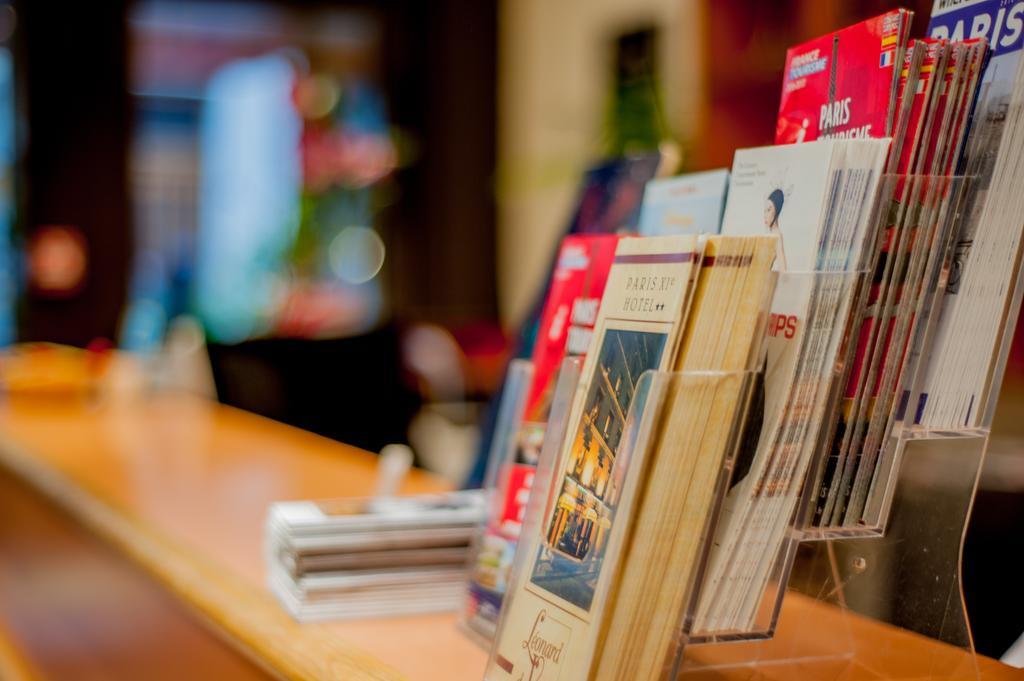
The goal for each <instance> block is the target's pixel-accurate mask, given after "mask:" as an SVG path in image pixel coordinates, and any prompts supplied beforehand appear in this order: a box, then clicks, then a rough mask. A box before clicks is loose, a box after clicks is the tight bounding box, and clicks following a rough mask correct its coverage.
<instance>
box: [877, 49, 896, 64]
mask: <svg viewBox="0 0 1024 681" xmlns="http://www.w3.org/2000/svg"><path fill="white" fill-rule="evenodd" d="M895 54H896V50H886V51H885V52H883V53H882V54H881V55H879V57H878V67H879V68H885V67H886V66H892V59H893V57H894V56H895Z"/></svg>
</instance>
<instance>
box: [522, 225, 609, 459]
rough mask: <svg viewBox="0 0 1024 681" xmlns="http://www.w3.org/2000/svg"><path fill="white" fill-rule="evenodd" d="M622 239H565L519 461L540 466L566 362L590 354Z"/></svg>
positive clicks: (538, 346)
mask: <svg viewBox="0 0 1024 681" xmlns="http://www.w3.org/2000/svg"><path fill="white" fill-rule="evenodd" d="M619 238H620V237H618V236H616V235H570V236H567V237H565V239H563V240H562V246H561V248H560V249H559V252H558V259H557V261H556V264H555V270H554V272H553V273H552V275H551V284H550V286H549V287H548V297H547V300H546V301H545V302H544V310H543V312H542V313H541V318H540V327H539V329H538V331H537V340H536V341H535V343H534V346H533V355H532V357H531V359H532V361H533V381H532V383H531V384H530V389H529V392H528V393H527V395H526V406H525V408H524V411H523V426H524V431H525V432H523V433H521V434H520V436H521V437H520V440H521V441H520V447H519V448H520V453H519V455H518V457H517V458H518V459H519V460H520V461H523V462H525V463H536V461H537V456H538V455H539V453H540V444H541V442H540V440H542V439H543V435H544V424H545V423H546V422H547V419H548V412H549V411H550V409H551V398H552V393H553V392H554V389H555V381H556V380H557V378H558V370H559V369H560V368H561V366H562V361H563V360H564V359H565V358H566V357H573V356H582V355H584V354H586V352H587V347H588V346H589V345H590V336H591V333H592V331H593V326H594V320H595V319H596V318H597V308H598V306H599V305H600V303H601V295H602V294H603V293H604V285H605V283H606V282H607V280H608V271H609V270H610V269H611V266H612V260H613V259H614V257H615V245H616V244H617V243H618V241H619Z"/></svg>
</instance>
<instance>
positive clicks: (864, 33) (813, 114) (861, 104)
mask: <svg viewBox="0 0 1024 681" xmlns="http://www.w3.org/2000/svg"><path fill="white" fill-rule="evenodd" d="M912 16H913V13H912V12H909V11H907V10H903V9H898V10H893V11H891V12H887V13H885V14H882V15H880V16H877V17H874V18H873V19H868V20H866V21H862V22H860V23H859V24H854V25H853V26H849V27H847V28H844V29H842V30H839V31H835V32H834V33H829V34H826V35H823V36H821V37H820V38H815V39H814V40H811V41H808V42H806V43H804V44H802V45H797V46H795V47H791V48H790V49H789V50H788V51H787V52H786V67H785V71H784V73H783V83H782V100H781V102H780V104H779V119H778V123H777V125H776V128H775V143H776V144H791V143H795V142H809V141H811V140H816V139H820V138H828V137H886V136H887V135H889V134H890V133H891V130H892V124H893V112H894V106H895V94H896V74H897V69H898V68H899V65H900V64H901V63H902V61H903V51H904V48H905V45H906V35H907V32H908V30H909V25H910V19H911V17H912Z"/></svg>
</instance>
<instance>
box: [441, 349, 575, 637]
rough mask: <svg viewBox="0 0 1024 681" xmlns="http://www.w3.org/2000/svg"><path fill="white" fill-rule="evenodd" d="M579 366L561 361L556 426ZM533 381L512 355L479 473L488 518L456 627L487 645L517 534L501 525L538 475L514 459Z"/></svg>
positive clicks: (521, 504)
mask: <svg viewBox="0 0 1024 681" xmlns="http://www.w3.org/2000/svg"><path fill="white" fill-rule="evenodd" d="M581 365H582V359H581V358H578V357H570V358H567V359H566V360H564V362H563V363H562V367H561V369H560V373H559V378H558V382H557V383H556V385H555V392H554V395H553V397H552V406H551V414H552V416H551V419H552V420H551V422H552V423H555V424H556V426H557V424H560V423H563V422H564V421H565V416H564V415H563V412H565V411H566V410H568V408H569V404H570V402H571V401H572V394H573V391H574V390H575V388H576V382H577V381H578V380H579V371H580V367H581ZM532 380H533V363H532V362H530V361H529V360H525V359H515V360H512V362H510V363H509V368H508V372H507V374H506V379H505V385H504V388H503V390H502V394H501V401H500V403H499V405H498V415H497V419H496V421H495V430H494V438H493V440H492V442H491V451H490V453H489V454H488V460H487V469H486V471H485V474H484V484H483V488H484V492H485V498H486V503H487V519H486V520H485V521H484V522H483V523H482V524H481V525H480V527H479V528H478V529H477V532H476V535H475V536H474V538H473V544H472V547H471V550H470V557H469V562H468V566H467V577H468V584H467V591H466V598H465V600H464V602H463V604H462V607H461V609H460V612H459V628H460V629H461V630H462V631H463V632H464V633H466V634H467V635H468V636H469V637H470V638H471V639H472V640H473V641H475V642H476V643H477V644H478V645H480V646H481V647H484V648H487V647H488V646H490V643H491V640H492V639H493V637H494V629H495V627H496V625H497V620H498V616H499V614H500V610H501V602H502V599H503V597H504V594H505V592H506V587H507V582H508V575H509V573H510V571H511V567H512V560H513V556H514V551H515V544H516V539H517V537H518V534H519V530H518V528H516V527H513V528H512V530H511V531H509V529H508V527H506V528H503V527H502V525H503V523H504V524H505V525H506V526H508V525H509V524H512V525H513V526H514V525H517V524H518V523H517V522H515V523H510V521H520V520H521V518H519V517H518V516H519V513H520V512H521V511H522V510H523V509H525V506H526V503H527V500H528V498H529V495H532V493H533V492H532V489H533V486H534V485H536V484H537V483H536V481H537V480H538V479H540V478H539V476H538V475H537V471H536V470H535V469H534V468H533V467H532V466H527V465H523V464H517V463H516V461H517V449H518V446H519V442H518V441H519V434H520V432H521V426H522V422H523V416H524V409H525V405H526V399H527V393H528V391H529V389H530V386H531V382H532ZM545 433H547V429H545ZM546 436H547V435H546ZM542 465H543V460H541V461H539V462H538V466H541V467H542ZM524 476H525V477H524ZM531 480H532V481H533V482H532V483H531V482H530V481H531ZM510 485H514V486H516V489H519V493H518V494H515V493H512V494H510V492H509V490H510ZM507 506H514V508H508V507H507ZM517 509H518V510H517Z"/></svg>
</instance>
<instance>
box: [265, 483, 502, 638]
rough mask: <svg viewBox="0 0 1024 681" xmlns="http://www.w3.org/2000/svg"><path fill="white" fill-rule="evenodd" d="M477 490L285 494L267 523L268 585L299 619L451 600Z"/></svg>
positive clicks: (395, 610) (372, 613)
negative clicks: (327, 496)
mask: <svg viewBox="0 0 1024 681" xmlns="http://www.w3.org/2000/svg"><path fill="white" fill-rule="evenodd" d="M483 516H484V500H483V496H482V494H481V492H480V491H479V490H468V491H462V492H452V493H447V494H430V495H419V496H411V497H378V498H372V499H339V500H332V501H321V502H313V501H287V502H279V503H276V504H273V505H272V506H271V507H270V511H269V513H268V516H267V523H266V538H265V550H266V562H267V566H268V582H269V585H270V588H271V590H272V591H273V592H274V594H275V595H277V597H278V598H279V599H280V601H281V602H282V603H283V604H284V606H285V608H287V610H288V612H290V613H291V614H292V616H294V617H295V618H296V619H298V620H300V621H309V620H319V619H338V618H353V617H377V616H384V615H404V614H414V613H423V612H437V611H448V610H455V609H456V608H457V607H458V606H459V603H460V602H461V599H462V594H463V591H464V589H465V571H466V561H467V560H468V551H469V541H470V537H471V536H472V533H473V530H474V528H475V527H476V526H477V525H478V524H479V523H480V522H481V521H482V520H483Z"/></svg>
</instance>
